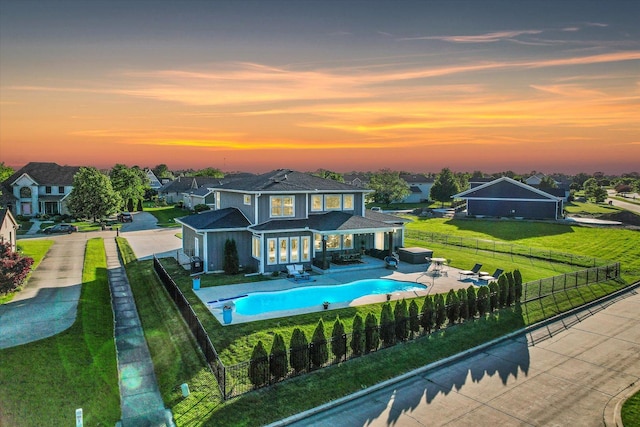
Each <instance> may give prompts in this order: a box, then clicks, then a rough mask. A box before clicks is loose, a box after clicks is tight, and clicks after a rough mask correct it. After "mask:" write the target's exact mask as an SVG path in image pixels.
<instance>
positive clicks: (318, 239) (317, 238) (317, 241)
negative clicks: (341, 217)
mask: <svg viewBox="0 0 640 427" xmlns="http://www.w3.org/2000/svg"><path fill="white" fill-rule="evenodd" d="M313 246H314V247H315V248H316V251H321V250H322V236H321V235H320V234H315V235H314V236H313Z"/></svg>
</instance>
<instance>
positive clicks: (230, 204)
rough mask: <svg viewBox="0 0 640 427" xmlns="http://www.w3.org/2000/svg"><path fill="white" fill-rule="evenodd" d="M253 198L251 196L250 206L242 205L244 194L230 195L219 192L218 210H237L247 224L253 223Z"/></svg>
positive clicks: (229, 193)
mask: <svg viewBox="0 0 640 427" xmlns="http://www.w3.org/2000/svg"><path fill="white" fill-rule="evenodd" d="M254 202H255V196H254V195H251V205H245V204H244V194H241V193H231V192H226V191H221V192H220V209H225V208H237V209H239V210H240V212H242V213H243V214H244V216H246V217H247V219H248V220H249V222H251V223H253V222H254V221H253V218H254V217H255V215H254V213H255V205H254Z"/></svg>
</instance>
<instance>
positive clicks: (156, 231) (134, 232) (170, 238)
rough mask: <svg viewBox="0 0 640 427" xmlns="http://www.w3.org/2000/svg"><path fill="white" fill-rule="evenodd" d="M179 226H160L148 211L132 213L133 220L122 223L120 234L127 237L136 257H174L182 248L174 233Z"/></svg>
mask: <svg viewBox="0 0 640 427" xmlns="http://www.w3.org/2000/svg"><path fill="white" fill-rule="evenodd" d="M181 231H182V230H181V229H179V228H160V227H158V226H157V220H156V218H155V217H154V216H153V215H151V214H150V213H148V212H136V213H134V214H133V222H130V223H126V224H123V226H122V230H120V236H122V237H124V238H126V239H127V241H128V242H129V245H130V246H131V249H133V252H134V253H135V254H136V257H137V258H138V259H150V258H151V257H152V256H153V254H157V255H158V257H168V256H172V257H176V256H177V255H176V253H177V251H178V250H179V249H180V248H182V241H181V240H180V239H179V238H178V237H176V234H178V233H180V232H181Z"/></svg>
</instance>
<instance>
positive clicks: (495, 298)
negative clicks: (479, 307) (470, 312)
mask: <svg viewBox="0 0 640 427" xmlns="http://www.w3.org/2000/svg"><path fill="white" fill-rule="evenodd" d="M488 286H489V310H488V312H489V313H492V312H494V311H495V310H496V308H498V302H499V298H500V290H499V289H498V283H497V282H489V285H488Z"/></svg>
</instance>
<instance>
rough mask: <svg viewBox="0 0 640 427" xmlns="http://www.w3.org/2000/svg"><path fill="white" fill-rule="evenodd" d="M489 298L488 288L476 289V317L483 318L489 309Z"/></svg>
mask: <svg viewBox="0 0 640 427" xmlns="http://www.w3.org/2000/svg"><path fill="white" fill-rule="evenodd" d="M490 300H491V297H490V296H489V287H488V286H483V287H481V288H480V289H478V297H477V299H476V304H477V307H478V315H479V316H480V317H484V315H485V314H486V313H487V312H488V311H489V310H490V309H491V303H490Z"/></svg>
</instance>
